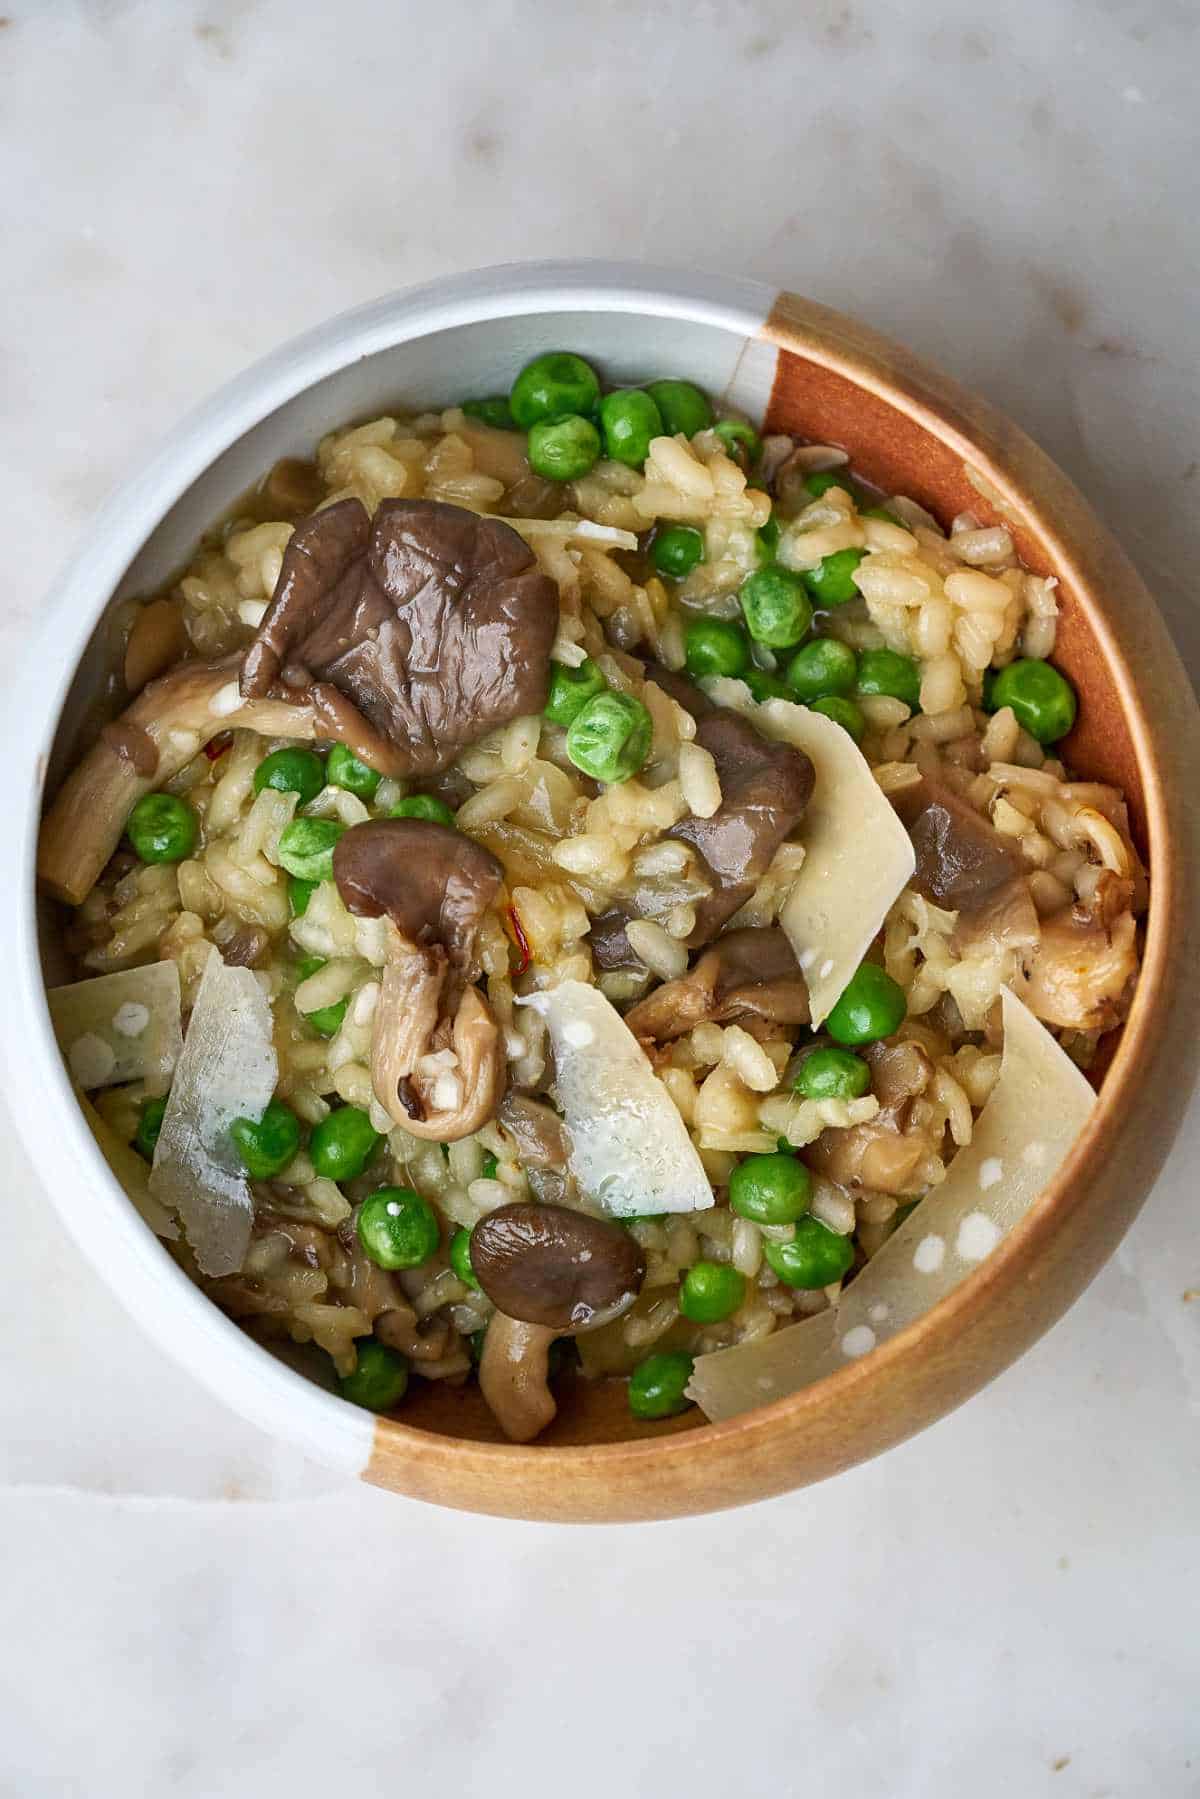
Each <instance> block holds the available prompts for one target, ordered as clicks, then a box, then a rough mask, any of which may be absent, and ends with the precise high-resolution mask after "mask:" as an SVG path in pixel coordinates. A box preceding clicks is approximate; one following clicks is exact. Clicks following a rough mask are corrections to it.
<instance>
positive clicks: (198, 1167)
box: [150, 951, 279, 1275]
mask: <svg viewBox="0 0 1200 1799" xmlns="http://www.w3.org/2000/svg"><path fill="white" fill-rule="evenodd" d="M278 1073H279V1065H278V1062H277V1059H276V1056H275V1050H274V1048H273V1046H272V1042H271V1007H270V1002H269V1001H268V999H267V996H266V994H265V992H264V991H263V989H262V987H261V986H260V985H259V983H258V981H257V979H256V978H255V975H254V972H253V970H251V969H249V968H228V967H226V965H225V963H224V962H222V960H221V958H220V956H219V955H218V954H217V953H216V952H215V951H214V952H213V954H212V955H210V957H209V959H208V962H207V964H206V966H205V969H204V974H203V976H202V978H201V981H200V986H199V988H198V990H197V993H196V1003H195V1006H194V1007H193V1008H192V1015H191V1018H190V1020H189V1022H188V1032H187V1036H186V1038H185V1039H184V1044H183V1053H182V1055H181V1056H180V1058H179V1062H178V1065H177V1066H176V1069H175V1079H174V1081H173V1082H172V1084H171V1093H170V1097H169V1099H168V1100H167V1109H166V1112H165V1113H164V1115H163V1121H162V1130H161V1131H160V1133H159V1138H158V1146H157V1148H156V1149H155V1152H154V1166H153V1168H152V1169H151V1172H150V1192H151V1193H152V1194H153V1196H154V1197H155V1198H156V1199H158V1200H161V1202H162V1203H163V1205H165V1206H166V1207H167V1208H168V1209H169V1210H170V1211H172V1212H175V1213H177V1214H178V1216H179V1219H180V1221H181V1223H182V1224H183V1229H184V1234H185V1235H186V1237H187V1240H188V1243H189V1244H190V1245H191V1248H192V1251H193V1253H194V1254H195V1257H196V1261H197V1263H198V1264H199V1266H200V1268H201V1270H202V1272H203V1273H205V1274H210V1275H220V1274H234V1273H236V1272H237V1270H238V1269H239V1268H240V1267H241V1265H242V1261H243V1258H244V1257H245V1253H246V1247H247V1245H248V1243H249V1241H250V1226H251V1224H252V1222H253V1218H254V1203H253V1200H252V1198H251V1195H250V1187H249V1184H248V1182H247V1180H246V1175H245V1172H244V1170H243V1168H242V1164H241V1160H240V1158H239V1156H238V1153H237V1151H236V1149H235V1148H234V1146H233V1143H232V1142H231V1141H230V1137H229V1127H230V1125H231V1124H232V1123H233V1121H234V1119H235V1118H261V1117H262V1114H263V1112H264V1111H265V1110H266V1107H267V1104H268V1101H269V1100H270V1098H271V1095H272V1094H273V1093H274V1091H275V1082H276V1079H277V1077H278Z"/></svg>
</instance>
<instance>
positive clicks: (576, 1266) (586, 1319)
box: [471, 1200, 646, 1443]
mask: <svg viewBox="0 0 1200 1799" xmlns="http://www.w3.org/2000/svg"><path fill="white" fill-rule="evenodd" d="M471 1266H472V1268H473V1269H474V1270H475V1277H476V1279H477V1280H478V1282H479V1284H480V1286H481V1287H482V1288H483V1290H484V1292H485V1293H486V1294H487V1296H488V1298H489V1299H490V1300H491V1301H492V1303H493V1304H494V1305H495V1306H496V1308H497V1309H496V1313H495V1315H494V1316H493V1318H492V1320H491V1322H490V1324H489V1325H488V1327H487V1334H486V1336H485V1337H484V1340H483V1355H482V1357H481V1359H480V1363H479V1384H480V1386H481V1388H482V1389H483V1396H484V1398H485V1399H486V1400H487V1402H488V1405H489V1406H490V1407H491V1409H492V1412H493V1414H494V1415H495V1417H496V1420H497V1422H498V1423H499V1424H500V1426H501V1428H502V1430H503V1431H504V1433H505V1435H506V1436H508V1437H510V1438H511V1439H512V1441H513V1442H514V1443H528V1442H529V1441H530V1440H531V1439H532V1438H533V1437H536V1436H537V1435H538V1434H539V1432H540V1431H543V1430H544V1429H545V1428H546V1426H547V1425H548V1424H549V1423H550V1421H551V1420H552V1419H553V1417H554V1415H555V1412H556V1410H557V1407H556V1405H555V1402H554V1396H553V1394H552V1393H551V1392H550V1386H549V1381H548V1378H547V1377H548V1357H549V1353H550V1345H551V1344H552V1343H553V1341H554V1339H555V1338H556V1337H570V1336H576V1335H577V1334H578V1333H579V1332H581V1331H587V1330H597V1329H599V1328H600V1326H601V1325H604V1324H608V1323H611V1321H612V1320H613V1319H614V1318H619V1317H620V1316H621V1315H622V1313H623V1312H626V1311H628V1309H629V1307H630V1306H631V1305H632V1304H633V1302H634V1300H635V1299H636V1298H637V1296H638V1293H639V1291H640V1290H641V1285H642V1281H643V1280H644V1279H645V1274H646V1263H645V1258H644V1256H643V1254H642V1251H641V1249H640V1248H639V1246H638V1245H637V1243H636V1242H635V1241H634V1239H633V1238H632V1237H631V1236H630V1235H629V1232H628V1231H626V1230H624V1229H623V1228H622V1227H621V1226H620V1225H619V1224H612V1223H610V1222H609V1221H608V1220H607V1219H603V1218H593V1217H592V1216H591V1215H590V1214H589V1213H587V1212H576V1211H573V1210H571V1209H570V1208H569V1207H567V1206H555V1205H544V1204H541V1203H537V1202H532V1201H528V1200H526V1201H521V1202H519V1203H517V1204H515V1205H510V1206H501V1207H499V1209H498V1210H497V1211H495V1212H489V1213H488V1214H487V1216H486V1217H484V1218H481V1219H480V1221H479V1223H478V1224H477V1225H476V1226H475V1228H474V1230H473V1231H472V1232H471Z"/></svg>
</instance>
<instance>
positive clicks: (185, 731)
mask: <svg viewBox="0 0 1200 1799" xmlns="http://www.w3.org/2000/svg"><path fill="white" fill-rule="evenodd" d="M238 666H239V665H238V658H237V657H231V658H226V659H224V660H222V661H220V662H180V663H178V664H177V665H176V667H174V668H173V669H170V670H168V672H167V673H166V674H165V675H161V676H160V677H159V678H158V680H156V681H151V682H150V683H149V684H148V686H146V687H144V688H143V689H142V691H141V693H139V694H138V696H137V698H136V699H135V700H134V701H133V703H132V704H131V705H130V706H129V707H127V709H126V710H125V711H124V712H123V713H122V714H121V716H120V718H118V719H115V720H114V721H113V723H112V724H110V725H106V726H105V727H104V729H103V731H102V732H101V733H100V737H99V740H98V741H97V742H96V743H94V744H93V745H92V747H91V749H90V750H89V751H88V753H87V755H86V756H85V757H84V758H83V760H82V761H81V762H80V763H79V764H78V766H77V767H76V768H75V769H73V770H72V772H71V774H69V775H68V777H67V779H66V780H65V781H64V782H63V784H62V786H61V788H60V789H59V791H58V794H57V795H56V797H55V799H54V803H53V804H52V805H51V807H50V809H49V811H48V812H47V813H46V816H45V818H44V819H43V820H42V831H41V837H40V839H39V842H38V878H39V879H40V881H41V882H42V884H43V886H44V887H46V888H47V889H48V890H49V892H51V893H53V894H55V895H56V896H57V897H58V898H59V899H64V900H67V901H68V902H69V903H70V904H71V905H73V906H78V905H81V904H82V903H83V901H84V900H85V899H86V898H87V896H88V894H89V893H90V892H91V890H92V888H93V887H94V886H95V884H96V882H97V880H98V879H99V876H100V874H101V871H102V870H103V868H104V866H105V864H106V863H107V862H108V860H109V857H110V856H111V855H112V853H113V851H114V850H115V849H116V847H117V845H118V843H119V842H120V841H121V833H122V832H123V831H124V829H125V821H126V819H127V818H128V817H129V814H130V812H131V811H132V810H133V807H134V806H135V805H136V804H137V802H138V800H140V799H141V797H142V795H143V794H146V793H149V792H150V791H151V790H152V789H153V788H155V787H161V786H162V785H163V783H164V782H166V781H169V780H170V779H171V778H172V776H174V775H177V774H178V773H179V771H180V769H182V768H184V767H186V765H187V764H188V763H189V762H190V761H191V760H192V758H193V756H196V755H198V754H199V752H200V751H201V750H202V749H203V748H204V746H205V744H206V743H210V742H211V741H212V739H213V738H214V737H217V736H219V735H220V733H221V732H222V731H229V730H236V729H238V728H240V727H242V726H245V727H248V728H249V729H250V730H252V731H258V732H261V734H262V735H263V736H264V737H301V738H312V737H315V735H316V721H315V719H314V716H313V710H312V707H311V706H309V705H308V704H307V703H306V702H305V699H304V696H303V695H297V696H296V697H295V698H294V699H291V700H288V699H278V698H262V699H251V700H246V699H243V697H242V695H241V692H240V691H239V688H238Z"/></svg>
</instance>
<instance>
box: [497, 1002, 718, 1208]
mask: <svg viewBox="0 0 1200 1799" xmlns="http://www.w3.org/2000/svg"><path fill="white" fill-rule="evenodd" d="M518 1003H519V1004H521V1005H526V1006H531V1007H532V1008H533V1010H534V1011H535V1012H538V1013H540V1015H541V1016H542V1017H543V1018H544V1019H545V1021H546V1026H547V1029H548V1030H549V1033H550V1041H551V1043H552V1045H553V1047H554V1068H555V1077H556V1085H557V1089H558V1099H559V1104H560V1105H561V1107H562V1111H563V1117H564V1119H565V1121H566V1125H567V1129H568V1130H569V1132H570V1134H571V1143H572V1149H571V1157H570V1167H571V1172H572V1174H573V1175H574V1176H575V1179H576V1180H577V1181H578V1182H579V1185H580V1187H581V1189H582V1191H583V1193H584V1195H585V1197H586V1198H587V1199H588V1200H590V1201H591V1202H592V1203H593V1204H594V1205H597V1206H599V1207H601V1208H602V1210H603V1211H605V1212H607V1213H609V1214H610V1215H611V1216H612V1217H614V1218H628V1217H631V1216H633V1215H634V1214H636V1213H641V1212H702V1211H707V1210H708V1208H709V1207H710V1206H711V1205H712V1204H713V1191H712V1187H711V1186H710V1185H709V1180H708V1176H707V1175H706V1174H705V1172H704V1166H703V1164H702V1162H701V1160H700V1157H699V1155H698V1154H697V1152H696V1150H695V1148H694V1146H693V1144H692V1140H691V1138H690V1137H689V1136H688V1134H687V1130H686V1128H685V1126H684V1122H683V1119H682V1118H681V1117H680V1115H679V1111H678V1109H677V1107H676V1105H675V1102H674V1100H673V1099H672V1098H671V1096H670V1094H669V1093H668V1092H667V1090H666V1088H665V1087H664V1086H663V1084H662V1082H661V1081H660V1080H659V1079H658V1077H657V1076H656V1075H655V1073H654V1071H653V1069H652V1068H651V1066H650V1063H649V1062H648V1061H647V1059H646V1055H645V1052H644V1051H643V1049H642V1047H641V1045H640V1044H639V1042H638V1040H637V1038H636V1037H635V1036H634V1034H633V1032H632V1031H631V1030H630V1029H629V1026H628V1025H627V1024H626V1023H625V1021H624V1019H623V1018H622V1017H621V1016H620V1014H619V1013H618V1012H616V1011H615V1010H614V1008H613V1007H612V1006H611V1005H610V1004H609V1002H608V1001H607V1000H606V999H605V997H604V995H603V994H602V993H601V992H599V990H598V989H597V988H595V987H591V986H589V985H587V984H586V983H585V982H583V981H562V982H560V983H559V985H558V986H557V987H552V988H550V989H549V990H548V991H547V992H545V993H533V994H530V995H529V996H528V998H526V999H524V1000H521V1001H519V1002H518Z"/></svg>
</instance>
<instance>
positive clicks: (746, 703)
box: [705, 680, 916, 1029]
mask: <svg viewBox="0 0 1200 1799" xmlns="http://www.w3.org/2000/svg"><path fill="white" fill-rule="evenodd" d="M705 690H706V692H707V693H708V694H709V697H710V698H711V699H713V700H715V701H716V703H717V705H718V706H729V707H731V708H732V709H733V710H734V711H736V712H741V713H743V714H744V715H745V716H746V717H747V718H749V719H750V720H751V721H752V722H753V724H754V725H755V726H757V728H758V729H759V730H760V731H761V732H762V733H763V734H764V736H767V737H774V738H777V739H779V741H780V742H783V743H790V744H792V745H793V746H794V747H795V748H796V749H798V750H803V751H804V754H805V755H806V756H808V757H809V759H810V760H811V762H812V765H813V768H814V770H815V773H816V779H815V781H814V783H813V793H812V799H811V800H810V801H809V803H808V810H807V811H806V812H805V814H804V818H803V821H802V822H801V825H800V838H801V841H802V842H803V844H804V861H803V863H802V864H801V866H800V869H799V871H798V873H797V875H796V878H795V880H794V882H793V883H792V887H791V891H790V893H789V894H788V897H787V899H786V901H785V902H784V905H783V909H782V911H781V912H780V914H779V922H780V924H781V925H782V926H783V928H784V930H785V931H786V932H787V935H788V940H789V942H790V943H791V946H792V948H793V949H794V950H795V952H796V959H797V961H798V962H799V963H800V966H801V968H802V969H803V970H804V978H805V980H806V982H807V984H808V995H809V1000H810V1002H811V1005H812V1022H813V1027H814V1029H815V1027H816V1026H817V1025H819V1024H820V1023H821V1022H822V1020H823V1019H824V1018H826V1017H827V1016H828V1014H829V1013H830V1012H831V1011H832V1010H833V1008H834V1006H835V1005H836V1004H837V1002H838V1000H839V998H840V997H841V995H842V992H843V990H844V989H845V987H846V985H847V984H848V982H849V980H850V977H851V976H852V975H853V974H854V972H855V970H856V969H857V967H858V965H859V963H860V962H861V961H862V960H863V957H864V956H865V955H866V953H867V951H868V950H869V949H870V947H871V944H872V943H873V942H874V940H875V938H876V937H877V936H878V934H879V932H880V931H881V930H882V928H883V921H884V919H885V918H886V916H887V914H888V912H889V910H890V909H891V906H892V903H893V902H894V900H895V899H896V898H897V896H898V895H899V894H900V893H901V892H902V891H903V889H904V888H905V887H906V886H907V885H908V882H909V881H910V880H911V879H912V876H913V872H914V870H915V868H916V856H915V855H914V853H913V846H912V843H911V842H910V840H909V836H908V832H907V831H906V830H905V829H904V826H903V825H902V824H901V823H900V820H899V819H898V818H897V816H896V814H895V812H894V811H893V809H892V806H891V804H890V803H889V801H888V799H887V797H886V795H885V794H883V793H882V792H881V791H880V788H879V785H878V783H877V781H876V780H875V776H874V774H873V773H872V771H871V767H870V764H869V763H868V762H867V760H866V758H865V757H864V756H863V755H862V754H861V752H860V751H859V748H858V745H857V744H856V743H855V741H854V739H853V738H852V737H851V736H850V733H849V732H848V731H844V730H843V729H842V727H841V725H838V724H835V723H834V722H833V720H832V719H831V718H826V717H825V716H824V714H823V713H820V712H813V711H812V710H811V709H810V708H809V707H807V706H796V705H793V704H792V702H791V701H790V700H766V701H764V702H763V704H762V705H756V704H755V702H754V700H753V699H752V698H751V695H750V690H749V688H748V687H746V685H745V684H744V683H743V682H741V681H730V680H718V681H709V682H706V683H705Z"/></svg>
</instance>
